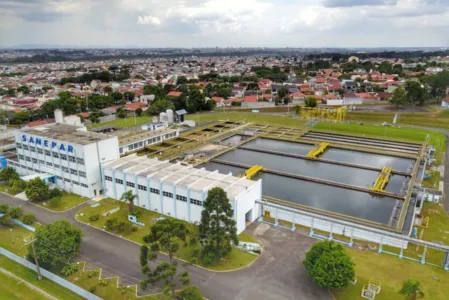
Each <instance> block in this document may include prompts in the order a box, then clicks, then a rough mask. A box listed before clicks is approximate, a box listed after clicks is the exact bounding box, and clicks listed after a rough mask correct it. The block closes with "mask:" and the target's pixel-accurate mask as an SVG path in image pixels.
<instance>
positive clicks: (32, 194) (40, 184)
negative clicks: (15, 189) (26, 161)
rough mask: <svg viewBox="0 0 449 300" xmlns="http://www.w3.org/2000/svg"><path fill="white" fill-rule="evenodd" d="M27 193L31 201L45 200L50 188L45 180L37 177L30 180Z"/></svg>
mask: <svg viewBox="0 0 449 300" xmlns="http://www.w3.org/2000/svg"><path fill="white" fill-rule="evenodd" d="M25 195H26V196H27V198H28V199H29V200H31V201H44V200H47V199H48V197H49V195H50V190H49V188H48V185H47V184H46V183H45V181H43V180H42V179H40V178H39V177H36V178H34V179H31V180H30V181H28V183H27V187H26V189H25Z"/></svg>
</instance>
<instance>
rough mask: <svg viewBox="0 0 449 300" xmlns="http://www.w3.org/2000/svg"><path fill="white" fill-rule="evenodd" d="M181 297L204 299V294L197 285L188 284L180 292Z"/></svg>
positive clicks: (193, 299)
mask: <svg viewBox="0 0 449 300" xmlns="http://www.w3.org/2000/svg"><path fill="white" fill-rule="evenodd" d="M179 297H180V298H181V299H182V300H202V299H203V294H202V293H201V290H200V289H199V288H197V287H195V286H188V287H185V288H184V289H183V290H182V291H181V292H180V293H179Z"/></svg>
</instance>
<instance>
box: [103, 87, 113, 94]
mask: <svg viewBox="0 0 449 300" xmlns="http://www.w3.org/2000/svg"><path fill="white" fill-rule="evenodd" d="M103 92H104V93H105V94H106V95H108V96H109V95H111V94H112V87H110V86H109V85H108V86H105V87H104V89H103Z"/></svg>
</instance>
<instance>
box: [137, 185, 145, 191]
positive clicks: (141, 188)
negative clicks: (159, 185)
mask: <svg viewBox="0 0 449 300" xmlns="http://www.w3.org/2000/svg"><path fill="white" fill-rule="evenodd" d="M137 188H138V189H139V190H142V191H147V187H146V186H145V185H141V184H138V185H137Z"/></svg>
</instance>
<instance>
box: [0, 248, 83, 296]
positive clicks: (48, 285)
mask: <svg viewBox="0 0 449 300" xmlns="http://www.w3.org/2000/svg"><path fill="white" fill-rule="evenodd" d="M0 266H1V267H2V268H3V269H5V270H8V271H9V272H11V273H13V274H15V275H16V276H18V277H20V278H22V279H23V280H25V281H27V282H29V283H31V284H33V285H35V286H37V287H38V288H40V289H42V290H44V291H45V292H47V293H48V294H50V295H52V296H54V297H56V298H58V299H64V300H66V299H67V300H72V299H73V300H78V299H83V298H82V297H80V296H78V295H76V294H74V293H72V292H71V291H69V290H67V289H66V288H64V287H63V286H60V285H58V284H56V283H54V282H52V281H50V280H48V279H45V278H42V280H40V281H39V280H38V279H37V274H36V272H34V271H32V270H30V269H28V268H26V267H24V266H22V265H20V264H18V263H16V262H14V261H12V260H10V259H8V258H6V257H5V256H3V255H0ZM2 283H3V280H0V284H2ZM22 288H23V284H21V285H20V288H18V285H15V286H14V287H13V289H14V291H15V290H21V289H22ZM2 292H3V290H2V288H1V285H0V299H11V298H2ZM34 293H37V292H34ZM12 299H14V298H12ZM20 299H45V298H43V297H42V298H27V297H25V298H20Z"/></svg>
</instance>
